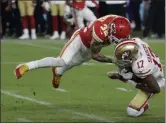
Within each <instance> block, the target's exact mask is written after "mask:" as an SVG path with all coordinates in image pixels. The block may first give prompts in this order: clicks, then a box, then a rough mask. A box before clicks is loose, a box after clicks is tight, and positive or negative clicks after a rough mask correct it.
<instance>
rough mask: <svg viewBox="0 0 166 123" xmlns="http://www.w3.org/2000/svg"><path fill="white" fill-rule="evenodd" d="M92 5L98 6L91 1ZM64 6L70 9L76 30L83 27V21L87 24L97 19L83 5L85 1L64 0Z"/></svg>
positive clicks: (94, 1)
mask: <svg viewBox="0 0 166 123" xmlns="http://www.w3.org/2000/svg"><path fill="white" fill-rule="evenodd" d="M92 2H93V3H95V4H96V6H97V7H98V4H97V2H96V0H92ZM66 4H67V5H69V6H70V7H71V8H72V10H73V11H72V14H73V16H74V20H75V25H76V28H77V29H78V28H82V27H84V26H85V25H84V19H85V20H86V21H88V22H94V21H95V20H96V19H97V18H96V16H95V14H94V13H93V12H92V11H91V10H90V9H89V8H88V7H86V5H85V0H72V1H71V0H66Z"/></svg>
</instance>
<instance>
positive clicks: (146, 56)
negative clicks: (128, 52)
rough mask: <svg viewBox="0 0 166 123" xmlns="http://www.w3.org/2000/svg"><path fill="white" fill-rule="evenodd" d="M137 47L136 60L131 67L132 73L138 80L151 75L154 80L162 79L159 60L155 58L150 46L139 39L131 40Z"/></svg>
mask: <svg viewBox="0 0 166 123" xmlns="http://www.w3.org/2000/svg"><path fill="white" fill-rule="evenodd" d="M133 39H134V41H135V42H136V43H137V44H138V46H139V55H138V59H137V60H136V61H134V63H133V65H132V69H133V72H134V73H135V75H136V76H138V77H140V78H145V77H146V76H148V75H150V74H152V75H153V76H154V77H155V78H158V77H163V70H162V66H161V63H160V59H159V57H158V56H156V55H155V54H154V53H153V51H152V49H151V48H150V46H149V45H148V44H147V43H146V42H144V41H142V40H141V39H139V38H133Z"/></svg>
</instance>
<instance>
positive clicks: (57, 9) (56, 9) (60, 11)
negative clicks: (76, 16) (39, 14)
mask: <svg viewBox="0 0 166 123" xmlns="http://www.w3.org/2000/svg"><path fill="white" fill-rule="evenodd" d="M50 4H51V15H52V25H53V35H52V37H50V39H57V38H59V32H58V30H59V26H58V25H59V24H60V28H61V36H60V39H66V25H65V23H64V22H63V16H64V7H65V1H59V0H54V1H53V0H50ZM58 16H59V21H58Z"/></svg>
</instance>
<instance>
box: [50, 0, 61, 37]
mask: <svg viewBox="0 0 166 123" xmlns="http://www.w3.org/2000/svg"><path fill="white" fill-rule="evenodd" d="M51 15H52V25H53V35H52V36H51V37H50V39H52V40H54V39H58V38H59V33H58V4H54V3H52V4H51Z"/></svg>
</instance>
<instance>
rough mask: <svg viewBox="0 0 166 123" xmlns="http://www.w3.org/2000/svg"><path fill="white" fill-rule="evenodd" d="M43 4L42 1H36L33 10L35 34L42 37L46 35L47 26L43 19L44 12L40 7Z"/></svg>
mask: <svg viewBox="0 0 166 123" xmlns="http://www.w3.org/2000/svg"><path fill="white" fill-rule="evenodd" d="M43 2H44V0H36V7H35V10H34V17H35V27H36V33H37V34H38V35H42V36H44V35H45V34H46V33H47V28H46V26H47V24H46V21H45V18H44V14H45V13H46V11H45V10H44V8H43V7H42V4H43Z"/></svg>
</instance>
